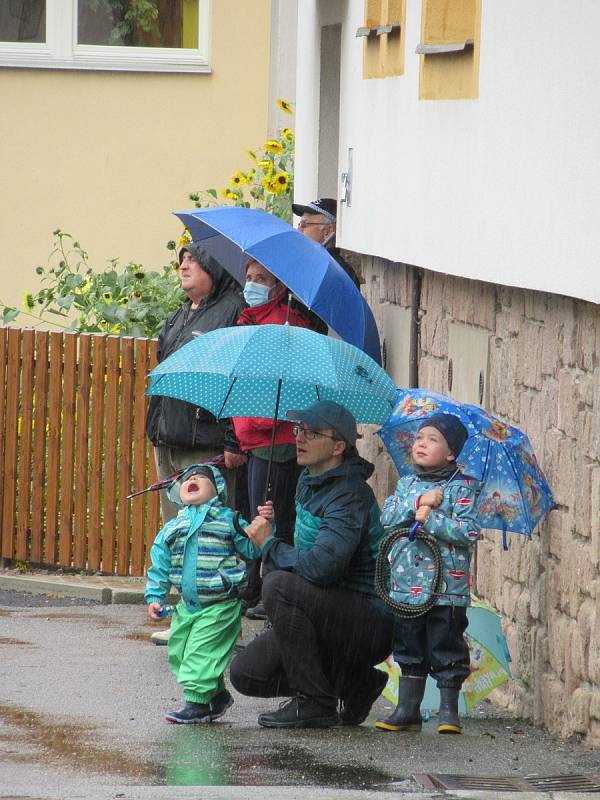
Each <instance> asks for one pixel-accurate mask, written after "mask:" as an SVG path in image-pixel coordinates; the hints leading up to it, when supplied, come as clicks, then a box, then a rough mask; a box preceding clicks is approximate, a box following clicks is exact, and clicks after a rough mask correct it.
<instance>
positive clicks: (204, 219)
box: [174, 206, 381, 364]
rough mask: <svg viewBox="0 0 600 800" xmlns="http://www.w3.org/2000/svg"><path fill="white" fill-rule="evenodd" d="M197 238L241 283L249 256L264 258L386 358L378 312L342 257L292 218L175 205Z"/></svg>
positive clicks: (310, 302)
mask: <svg viewBox="0 0 600 800" xmlns="http://www.w3.org/2000/svg"><path fill="white" fill-rule="evenodd" d="M174 213H175V215H176V216H177V217H179V219H180V220H181V221H182V222H183V224H184V225H185V226H186V228H187V229H188V230H189V232H190V234H191V236H192V239H193V240H194V241H195V242H202V244H203V246H204V247H206V249H207V250H208V251H209V252H210V253H211V255H214V257H215V258H216V259H217V261H219V262H220V263H221V264H222V265H223V266H224V267H225V269H227V271H228V272H230V273H231V275H233V277H234V278H235V279H236V280H237V281H239V283H241V284H242V285H243V284H244V283H245V280H246V262H247V261H248V259H249V258H253V259H255V260H256V261H259V262H260V263H261V264H262V265H263V266H264V267H265V268H266V269H268V270H269V272H271V273H272V274H273V275H275V276H276V277H277V278H278V279H279V280H280V281H281V282H282V283H284V284H285V285H286V286H287V287H288V288H289V289H290V290H291V291H292V292H293V293H294V294H295V295H296V296H297V297H298V298H300V300H301V301H302V302H303V303H304V304H305V305H306V306H307V307H308V308H309V309H311V311H314V312H315V314H317V315H318V316H319V317H320V318H321V319H322V320H323V321H324V322H326V323H327V324H328V325H329V326H330V328H332V330H333V331H335V333H336V334H337V335H338V336H339V337H340V338H341V339H343V340H344V341H345V342H349V343H350V344H353V345H355V346H356V347H358V348H359V349H360V350H364V352H365V353H368V355H370V356H371V358H373V359H374V360H375V361H376V362H377V363H378V364H381V351H380V343H379V334H378V332H377V325H376V323H375V318H374V317H373V312H372V311H371V309H370V308H369V306H368V304H367V303H366V301H365V299H364V297H363V296H362V295H361V293H360V292H359V291H358V289H357V288H356V286H355V285H354V283H353V281H352V280H351V279H350V278H349V277H348V275H347V274H346V272H345V271H344V270H343V269H342V267H340V265H339V264H338V263H337V261H336V260H335V259H334V258H333V257H332V256H331V255H330V254H329V253H328V252H327V250H326V249H325V248H324V247H322V246H321V245H320V244H318V243H317V242H314V241H313V240H312V239H309V238H308V236H304V234H302V233H300V232H299V231H297V230H295V229H294V228H292V227H291V226H290V225H288V224H287V222H284V221H283V220H281V219H279V217H275V216H273V215H272V214H267V213H266V212H265V211H261V210H259V209H255V208H238V207H235V206H217V207H215V208H204V209H192V210H191V211H176V212H174Z"/></svg>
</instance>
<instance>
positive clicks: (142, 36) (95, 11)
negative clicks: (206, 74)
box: [77, 0, 199, 48]
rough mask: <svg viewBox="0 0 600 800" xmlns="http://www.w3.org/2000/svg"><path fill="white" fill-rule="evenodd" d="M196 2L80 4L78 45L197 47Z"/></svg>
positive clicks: (87, 0) (101, 0) (95, 0)
mask: <svg viewBox="0 0 600 800" xmlns="http://www.w3.org/2000/svg"><path fill="white" fill-rule="evenodd" d="M198 6H199V0H79V2H78V9H77V42H78V44H96V45H115V46H118V47H180V48H181V47H190V48H197V47H198V13H199V9H198Z"/></svg>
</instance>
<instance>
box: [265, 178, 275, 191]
mask: <svg viewBox="0 0 600 800" xmlns="http://www.w3.org/2000/svg"><path fill="white" fill-rule="evenodd" d="M262 185H263V186H264V187H265V189H266V190H267V191H268V192H271V193H273V194H274V193H275V186H274V185H273V181H272V180H271V178H270V177H269V175H265V177H264V178H263V179H262Z"/></svg>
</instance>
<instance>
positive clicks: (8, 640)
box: [0, 636, 37, 647]
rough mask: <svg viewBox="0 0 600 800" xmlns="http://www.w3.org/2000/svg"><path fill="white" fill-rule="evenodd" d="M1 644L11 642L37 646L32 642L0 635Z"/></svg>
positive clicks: (19, 644)
mask: <svg viewBox="0 0 600 800" xmlns="http://www.w3.org/2000/svg"><path fill="white" fill-rule="evenodd" d="M1 644H13V645H17V646H20V647H37V645H35V644H33V642H24V641H23V640H22V639H12V638H11V637H10V636H0V645H1Z"/></svg>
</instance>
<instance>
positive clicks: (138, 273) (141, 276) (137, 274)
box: [133, 269, 146, 281]
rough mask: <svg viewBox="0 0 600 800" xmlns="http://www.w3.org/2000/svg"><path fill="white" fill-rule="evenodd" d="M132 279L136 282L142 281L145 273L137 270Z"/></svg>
mask: <svg viewBox="0 0 600 800" xmlns="http://www.w3.org/2000/svg"><path fill="white" fill-rule="evenodd" d="M133 277H134V278H135V279H136V280H138V281H143V280H144V278H145V277H146V273H145V272H144V270H143V269H138V271H137V272H134V273H133Z"/></svg>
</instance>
